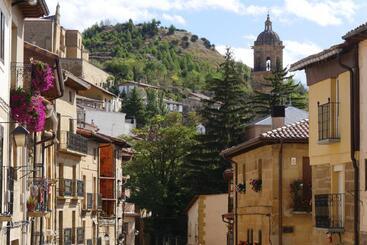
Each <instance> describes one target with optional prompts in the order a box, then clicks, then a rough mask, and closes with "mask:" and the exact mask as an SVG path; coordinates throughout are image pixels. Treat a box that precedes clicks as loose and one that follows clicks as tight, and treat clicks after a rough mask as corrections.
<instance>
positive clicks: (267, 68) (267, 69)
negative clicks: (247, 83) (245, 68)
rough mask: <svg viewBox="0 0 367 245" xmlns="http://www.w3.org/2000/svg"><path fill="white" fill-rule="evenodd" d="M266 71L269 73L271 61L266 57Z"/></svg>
mask: <svg viewBox="0 0 367 245" xmlns="http://www.w3.org/2000/svg"><path fill="white" fill-rule="evenodd" d="M265 64H266V66H265V67H266V71H271V59H270V58H269V57H268V58H266V63H265Z"/></svg>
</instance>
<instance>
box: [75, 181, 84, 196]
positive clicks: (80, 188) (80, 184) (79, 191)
mask: <svg viewBox="0 0 367 245" xmlns="http://www.w3.org/2000/svg"><path fill="white" fill-rule="evenodd" d="M76 189H77V195H78V197H83V196H84V182H83V181H81V180H78V181H77V183H76Z"/></svg>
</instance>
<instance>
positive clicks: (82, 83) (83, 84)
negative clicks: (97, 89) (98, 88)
mask: <svg viewBox="0 0 367 245" xmlns="http://www.w3.org/2000/svg"><path fill="white" fill-rule="evenodd" d="M64 73H65V75H66V77H69V78H70V79H71V80H73V81H74V82H76V83H77V84H78V85H79V86H81V87H83V88H84V89H82V90H88V89H90V88H91V86H90V84H89V83H88V82H87V81H85V80H83V79H81V78H79V77H77V76H75V75H74V74H73V73H71V72H69V71H67V70H64Z"/></svg>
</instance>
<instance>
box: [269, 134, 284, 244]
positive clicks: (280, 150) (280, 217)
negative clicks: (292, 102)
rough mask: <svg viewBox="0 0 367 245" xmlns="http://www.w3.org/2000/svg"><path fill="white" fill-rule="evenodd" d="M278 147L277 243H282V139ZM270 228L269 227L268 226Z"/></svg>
mask: <svg viewBox="0 0 367 245" xmlns="http://www.w3.org/2000/svg"><path fill="white" fill-rule="evenodd" d="M279 143H280V149H279V159H278V160H279V162H278V164H279V166H278V174H279V178H278V188H279V189H278V198H279V206H278V229H279V231H278V232H279V236H278V244H279V245H282V244H283V140H282V139H281V140H280V141H279ZM269 229H270V227H269Z"/></svg>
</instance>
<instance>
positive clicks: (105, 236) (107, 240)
mask: <svg viewBox="0 0 367 245" xmlns="http://www.w3.org/2000/svg"><path fill="white" fill-rule="evenodd" d="M104 240H105V241H106V242H109V241H110V236H109V235H108V234H106V235H104Z"/></svg>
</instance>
